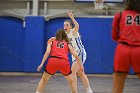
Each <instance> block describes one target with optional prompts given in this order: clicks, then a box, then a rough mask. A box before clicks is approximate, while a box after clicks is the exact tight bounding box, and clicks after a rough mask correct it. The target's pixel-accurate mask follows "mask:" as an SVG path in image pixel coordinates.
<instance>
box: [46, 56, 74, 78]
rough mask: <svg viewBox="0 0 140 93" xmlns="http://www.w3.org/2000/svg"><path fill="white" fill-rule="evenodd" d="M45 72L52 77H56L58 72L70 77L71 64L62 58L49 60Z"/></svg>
mask: <svg viewBox="0 0 140 93" xmlns="http://www.w3.org/2000/svg"><path fill="white" fill-rule="evenodd" d="M45 71H46V72H47V73H49V74H50V75H54V74H55V73H56V71H60V72H61V74H63V75H65V76H67V75H70V74H71V68H70V62H69V61H67V60H65V59H61V58H49V60H48V64H47V65H46V69H45Z"/></svg>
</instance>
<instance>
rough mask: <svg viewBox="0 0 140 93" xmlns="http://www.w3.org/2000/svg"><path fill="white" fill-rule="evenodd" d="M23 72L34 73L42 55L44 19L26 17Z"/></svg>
mask: <svg viewBox="0 0 140 93" xmlns="http://www.w3.org/2000/svg"><path fill="white" fill-rule="evenodd" d="M25 21H26V27H25V50H24V58H25V60H24V61H25V64H24V71H25V72H36V68H37V66H38V65H39V64H40V62H41V59H42V57H43V54H44V47H43V46H44V31H45V30H44V26H45V19H44V17H31V16H30V17H26V20H25Z"/></svg>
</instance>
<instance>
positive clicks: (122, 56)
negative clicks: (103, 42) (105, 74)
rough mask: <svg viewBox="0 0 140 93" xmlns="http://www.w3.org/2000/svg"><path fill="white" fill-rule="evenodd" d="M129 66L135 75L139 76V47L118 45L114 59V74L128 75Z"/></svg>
mask: <svg viewBox="0 0 140 93" xmlns="http://www.w3.org/2000/svg"><path fill="white" fill-rule="evenodd" d="M131 66H132V67H133V69H134V71H135V73H136V74H140V46H128V45H124V44H118V45H117V47H116V52H115V57H114V72H124V73H128V72H129V70H130V67H131Z"/></svg>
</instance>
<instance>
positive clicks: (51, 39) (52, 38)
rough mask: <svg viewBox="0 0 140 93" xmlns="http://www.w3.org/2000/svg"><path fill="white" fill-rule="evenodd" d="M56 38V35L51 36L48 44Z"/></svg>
mask: <svg viewBox="0 0 140 93" xmlns="http://www.w3.org/2000/svg"><path fill="white" fill-rule="evenodd" d="M55 39H56V38H55V37H51V38H50V39H49V40H48V42H47V44H49V43H50V42H52V41H54V40H55Z"/></svg>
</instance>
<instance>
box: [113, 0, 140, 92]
mask: <svg viewBox="0 0 140 93" xmlns="http://www.w3.org/2000/svg"><path fill="white" fill-rule="evenodd" d="M112 38H113V40H115V41H116V42H118V45H117V47H116V51H115V57H114V77H113V81H114V82H113V83H114V84H113V91H112V93H123V89H124V84H125V79H126V77H127V75H128V72H129V70H130V67H131V66H132V67H133V70H134V71H135V73H136V74H137V76H138V78H139V79H140V0H129V1H128V4H127V7H126V9H125V10H124V11H122V13H118V14H116V15H115V17H114V20H113V27H112Z"/></svg>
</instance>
